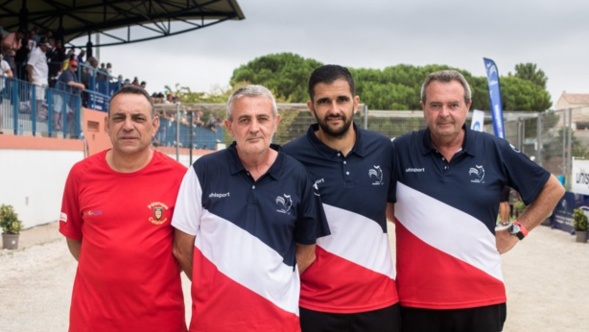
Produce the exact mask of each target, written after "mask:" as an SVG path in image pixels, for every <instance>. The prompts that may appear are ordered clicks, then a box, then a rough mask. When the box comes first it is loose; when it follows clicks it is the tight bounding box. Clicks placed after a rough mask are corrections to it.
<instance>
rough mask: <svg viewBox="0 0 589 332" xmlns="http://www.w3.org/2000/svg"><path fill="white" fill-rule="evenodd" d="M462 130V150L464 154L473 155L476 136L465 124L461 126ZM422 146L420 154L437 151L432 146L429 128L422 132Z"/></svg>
mask: <svg viewBox="0 0 589 332" xmlns="http://www.w3.org/2000/svg"><path fill="white" fill-rule="evenodd" d="M462 130H464V141H463V142H462V150H461V151H463V152H464V153H467V154H469V155H471V156H474V155H475V151H476V149H475V142H474V141H475V135H477V133H476V132H474V131H473V130H471V129H470V128H468V127H467V126H466V124H464V125H462ZM422 142H423V144H422V146H421V152H422V153H423V154H424V155H425V154H428V153H431V152H433V151H437V149H436V148H435V147H434V145H433V144H432V137H431V131H430V130H429V128H426V129H425V130H424V131H423V140H422Z"/></svg>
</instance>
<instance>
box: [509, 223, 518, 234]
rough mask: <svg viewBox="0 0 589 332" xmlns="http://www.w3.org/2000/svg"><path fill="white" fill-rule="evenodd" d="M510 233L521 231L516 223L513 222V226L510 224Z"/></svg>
mask: <svg viewBox="0 0 589 332" xmlns="http://www.w3.org/2000/svg"><path fill="white" fill-rule="evenodd" d="M509 233H511V234H517V233H519V226H518V225H516V224H511V226H509Z"/></svg>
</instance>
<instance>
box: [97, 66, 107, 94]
mask: <svg viewBox="0 0 589 332" xmlns="http://www.w3.org/2000/svg"><path fill="white" fill-rule="evenodd" d="M96 81H97V83H98V91H99V92H100V93H102V94H106V93H107V91H106V90H107V89H106V82H107V81H108V72H107V70H106V67H105V65H104V62H102V63H101V64H100V69H98V75H97V77H96Z"/></svg>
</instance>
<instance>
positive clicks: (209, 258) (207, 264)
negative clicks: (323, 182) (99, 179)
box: [172, 143, 329, 331]
mask: <svg viewBox="0 0 589 332" xmlns="http://www.w3.org/2000/svg"><path fill="white" fill-rule="evenodd" d="M273 148H277V147H276V146H273ZM172 224H173V226H174V227H176V228H177V229H179V230H181V231H183V232H185V233H187V234H191V235H195V236H196V238H195V243H194V257H193V270H192V301H193V302H192V319H191V323H190V331H299V330H300V325H299V315H298V300H299V293H300V281H299V275H298V269H297V268H296V260H295V242H296V243H299V244H306V245H310V244H314V243H315V241H316V238H317V237H319V236H322V235H324V234H328V232H329V230H328V228H327V227H328V226H327V222H326V220H325V214H324V213H323V210H322V208H321V201H320V198H319V196H318V193H317V192H316V191H315V190H314V189H313V183H312V181H311V179H310V178H309V176H308V174H307V172H306V170H305V169H304V167H303V166H302V165H301V164H300V163H299V162H297V161H296V160H294V159H293V158H292V157H289V156H287V155H286V154H284V153H282V152H279V153H278V156H277V159H276V160H275V162H274V164H273V165H272V166H271V167H270V169H269V170H268V172H267V173H266V174H265V175H263V176H262V177H260V178H259V179H258V180H256V181H254V180H253V178H252V177H251V175H250V174H249V173H248V171H247V170H246V169H245V168H244V167H243V165H242V163H241V162H240V160H239V158H238V156H237V150H236V145H235V143H234V144H232V145H231V146H230V147H229V148H227V149H225V150H222V151H219V152H216V153H213V154H210V155H206V156H203V157H201V158H200V159H198V160H197V161H196V162H195V163H194V165H193V166H192V168H190V169H189V170H188V172H187V173H186V175H185V177H184V180H183V182H182V185H181V188H180V193H179V195H178V201H177V210H176V214H175V215H174V220H173V223H172Z"/></svg>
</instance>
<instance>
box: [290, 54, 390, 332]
mask: <svg viewBox="0 0 589 332" xmlns="http://www.w3.org/2000/svg"><path fill="white" fill-rule="evenodd" d="M308 88H309V95H310V98H311V99H310V100H309V101H308V102H307V106H308V107H309V110H310V111H311V114H313V117H315V119H316V120H317V123H316V124H313V125H311V126H310V128H309V130H308V132H307V134H306V135H304V136H302V137H299V138H297V139H295V140H294V141H292V142H290V143H288V144H285V146H284V150H285V151H286V152H287V153H288V154H290V155H292V156H293V157H295V158H296V159H298V160H299V161H301V162H302V163H303V164H304V165H305V167H306V168H307V170H308V171H309V173H310V174H311V177H312V178H313V181H314V182H315V184H316V185H317V186H318V187H319V192H320V193H321V200H322V202H323V207H324V209H325V214H326V215H327V221H328V222H329V228H330V230H331V235H329V236H325V237H322V238H319V239H318V240H317V261H316V262H315V263H314V264H313V265H311V266H310V267H309V269H308V270H307V271H306V272H305V273H304V274H303V275H301V281H302V287H301V301H300V306H301V326H302V329H303V331H304V332H314V331H317V332H319V331H348V332H354V331H356V332H376V331H379V332H380V331H387V332H394V331H399V304H398V302H399V298H398V296H397V290H396V288H395V279H394V278H395V269H394V266H393V261H392V258H391V251H390V247H389V240H388V235H387V220H386V207H387V203H388V202H393V199H394V193H395V192H394V180H393V177H392V174H393V170H392V158H393V154H392V144H391V141H390V139H389V138H388V137H385V136H382V135H380V134H377V133H374V132H371V131H368V130H364V129H361V128H358V127H357V126H356V125H355V124H354V122H353V120H352V118H353V116H354V114H355V113H356V112H357V110H358V103H359V99H360V98H359V97H358V96H356V95H355V88H354V79H353V78H352V74H351V73H350V72H349V71H348V69H347V68H345V67H342V66H338V65H325V66H321V67H319V68H317V69H315V70H314V71H313V73H312V74H311V77H310V79H309V87H308ZM390 204H392V203H390Z"/></svg>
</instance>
